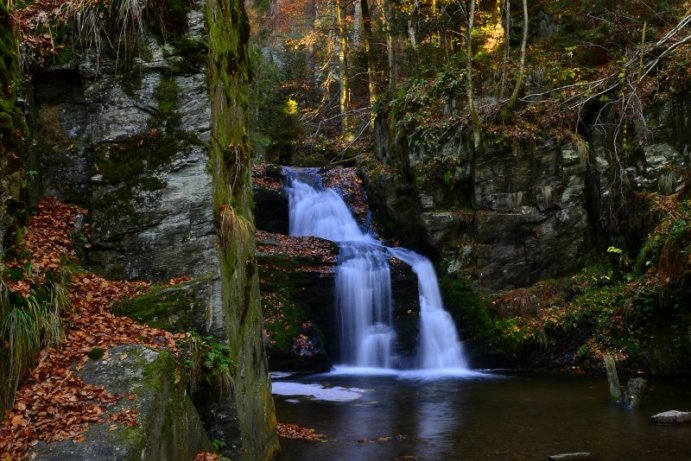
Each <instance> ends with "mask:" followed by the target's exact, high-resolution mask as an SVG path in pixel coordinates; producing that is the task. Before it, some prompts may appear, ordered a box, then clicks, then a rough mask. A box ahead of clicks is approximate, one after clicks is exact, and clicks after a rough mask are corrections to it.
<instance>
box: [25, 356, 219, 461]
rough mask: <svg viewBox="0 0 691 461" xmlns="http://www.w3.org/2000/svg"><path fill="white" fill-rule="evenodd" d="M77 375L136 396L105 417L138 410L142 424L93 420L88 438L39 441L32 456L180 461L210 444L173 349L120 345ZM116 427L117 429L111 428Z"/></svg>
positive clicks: (66, 460)
mask: <svg viewBox="0 0 691 461" xmlns="http://www.w3.org/2000/svg"><path fill="white" fill-rule="evenodd" d="M77 375H78V376H80V377H81V378H82V379H83V380H84V382H85V383H87V384H92V385H96V386H103V387H104V388H106V390H108V391H109V392H111V393H114V394H118V395H121V396H125V395H128V394H131V395H134V396H135V397H136V398H135V399H134V400H129V399H127V398H124V399H121V400H120V403H118V405H117V406H116V407H115V408H112V409H109V410H108V412H106V414H104V418H103V419H104V420H107V418H108V416H109V415H110V414H113V413H117V412H120V411H123V410H125V409H129V408H135V409H136V410H137V411H138V417H137V421H138V423H139V425H138V426H134V427H124V426H121V425H119V424H117V423H116V424H115V425H110V424H92V425H90V426H89V429H88V431H87V433H86V434H85V435H84V438H85V441H84V442H82V443H75V442H74V441H72V440H66V441H61V442H54V443H45V442H39V443H38V445H36V447H35V448H34V449H33V452H32V453H31V454H30V455H29V457H30V458H31V459H36V460H40V461H92V460H104V461H105V460H137V461H167V460H170V461H177V460H183V459H184V460H189V459H192V458H194V456H195V454H196V453H198V452H200V451H204V450H208V449H209V448H210V443H209V440H208V439H207V436H206V433H205V432H204V428H203V426H202V423H201V420H200V419H199V415H198V414H197V411H196V410H195V408H194V405H193V404H192V401H191V400H190V398H189V396H188V395H187V383H186V382H185V380H184V379H181V375H180V369H179V363H178V361H177V359H176V358H175V357H174V356H173V355H172V354H171V353H170V352H167V351H163V350H155V349H151V348H149V347H146V346H140V345H124V346H117V347H115V348H113V349H110V350H109V351H108V359H104V360H90V361H89V362H87V364H86V365H85V366H84V368H83V369H82V370H80V371H78V372H77ZM113 426H115V427H117V430H111V428H112V427H113ZM34 456H35V458H34Z"/></svg>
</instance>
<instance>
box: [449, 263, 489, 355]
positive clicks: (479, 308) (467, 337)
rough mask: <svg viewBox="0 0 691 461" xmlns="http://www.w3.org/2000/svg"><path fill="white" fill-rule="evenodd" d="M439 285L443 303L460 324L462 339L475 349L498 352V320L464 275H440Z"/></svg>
mask: <svg viewBox="0 0 691 461" xmlns="http://www.w3.org/2000/svg"><path fill="white" fill-rule="evenodd" d="M439 285H440V288H441V292H442V295H443V298H444V306H445V307H446V310H447V311H448V312H449V313H450V314H451V316H452V317H453V319H454V322H455V323H456V325H457V326H458V328H459V331H460V333H461V336H462V337H463V341H467V342H470V343H471V344H472V345H473V348H475V349H476V350H477V352H479V353H482V354H493V353H496V352H498V349H499V344H498V342H497V339H498V337H497V324H496V323H495V319H493V318H492V316H491V315H490V312H489V310H488V308H487V301H486V300H485V299H484V298H483V297H482V296H481V295H480V294H479V293H478V292H477V291H476V290H475V289H473V288H472V286H471V285H470V283H469V282H468V281H467V280H465V279H456V278H452V277H448V276H447V277H442V278H441V279H440V284H439Z"/></svg>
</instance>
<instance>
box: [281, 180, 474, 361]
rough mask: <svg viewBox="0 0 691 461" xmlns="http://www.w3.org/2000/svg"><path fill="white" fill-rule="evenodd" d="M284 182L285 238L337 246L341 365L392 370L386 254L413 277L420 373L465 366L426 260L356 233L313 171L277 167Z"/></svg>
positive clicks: (349, 215)
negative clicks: (286, 203) (309, 238)
mask: <svg viewBox="0 0 691 461" xmlns="http://www.w3.org/2000/svg"><path fill="white" fill-rule="evenodd" d="M285 173H286V176H287V178H288V185H287V186H286V188H285V189H286V192H287V194H288V199H289V210H290V235H293V236H312V237H321V238H324V239H327V240H331V241H333V242H336V243H337V244H338V245H339V248H340V255H339V263H338V267H337V269H336V306H337V309H338V311H339V312H338V316H339V321H340V325H339V326H340V332H341V338H340V341H341V360H343V365H347V366H355V367H366V368H370V369H371V368H374V369H392V368H396V364H397V362H398V358H397V357H396V356H395V352H394V351H395V341H396V332H395V331H394V329H393V325H392V301H391V300H392V294H391V270H390V267H389V262H388V257H389V256H393V257H395V258H397V259H400V260H401V261H403V262H404V263H406V264H408V265H410V266H411V268H412V269H413V271H414V272H415V273H416V274H417V276H418V286H419V300H420V337H419V341H420V345H419V350H418V357H417V366H418V367H419V368H420V369H423V370H466V369H467V361H466V359H465V357H464V356H463V347H462V344H461V342H460V341H459V338H458V333H457V331H456V327H455V325H454V323H453V320H452V318H451V316H450V315H449V313H448V312H446V311H445V310H444V306H443V303H442V299H441V293H440V291H439V284H438V282H437V276H436V274H435V272H434V268H433V266H432V263H431V262H430V261H429V259H427V258H425V257H424V256H422V255H420V254H417V253H415V252H414V251H411V250H407V249H404V248H389V247H386V246H384V245H382V244H381V242H380V241H379V240H378V239H377V238H376V237H374V236H373V235H371V234H369V233H366V232H363V231H362V229H361V228H360V226H359V225H358V223H357V221H356V220H355V218H354V217H353V214H352V213H351V212H350V210H349V209H348V206H347V205H346V203H345V202H344V201H343V199H342V198H341V196H340V195H339V194H338V192H337V191H336V190H334V189H331V188H325V187H323V186H322V182H321V177H320V176H319V174H318V170H316V169H305V170H297V169H288V168H286V169H285Z"/></svg>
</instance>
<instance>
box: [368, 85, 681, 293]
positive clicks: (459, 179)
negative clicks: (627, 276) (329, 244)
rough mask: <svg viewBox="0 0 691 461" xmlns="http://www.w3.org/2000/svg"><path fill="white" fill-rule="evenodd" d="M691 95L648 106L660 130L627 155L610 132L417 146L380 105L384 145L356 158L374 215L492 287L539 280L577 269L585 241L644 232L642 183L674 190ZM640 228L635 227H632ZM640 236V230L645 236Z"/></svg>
mask: <svg viewBox="0 0 691 461" xmlns="http://www.w3.org/2000/svg"><path fill="white" fill-rule="evenodd" d="M690 114H691V103H689V98H688V97H687V98H686V99H684V98H682V100H680V101H677V102H675V103H668V104H665V105H664V106H661V107H658V108H655V109H654V110H650V111H649V114H648V116H647V118H648V127H649V129H650V130H651V134H652V136H651V137H650V139H654V142H653V143H648V144H644V145H643V146H642V147H641V148H640V149H638V150H635V151H632V152H630V153H627V155H626V157H625V158H623V159H622V158H619V160H617V159H618V157H617V155H618V154H616V153H614V152H612V147H611V146H612V142H613V141H612V136H613V133H609V132H601V131H598V129H597V128H592V129H590V128H589V131H588V134H587V136H586V137H587V139H577V140H576V141H569V142H565V141H558V140H556V139H553V138H549V137H548V136H543V137H541V138H538V139H537V140H535V141H533V142H530V143H526V142H518V141H514V142H512V141H507V140H504V139H493V138H492V137H491V136H490V135H487V137H486V139H485V140H484V141H483V145H482V147H481V148H480V149H478V150H475V149H473V148H472V146H471V145H470V143H469V141H468V140H467V139H465V138H463V137H462V136H461V135H459V134H449V135H447V136H446V137H442V138H441V139H439V141H438V142H437V144H436V149H433V148H431V147H429V146H428V147H421V146H420V144H419V143H416V142H414V140H412V138H410V136H412V135H410V134H408V133H399V132H397V131H396V129H395V128H391V127H393V126H395V124H396V120H393V119H390V118H389V116H388V115H387V114H380V115H379V118H378V122H377V124H376V127H375V137H376V148H377V149H376V156H375V157H369V158H368V157H366V156H365V157H362V158H361V160H360V167H361V170H362V172H363V175H364V180H365V183H366V186H367V189H368V195H369V197H370V201H371V202H372V204H373V206H374V209H375V212H376V213H375V215H377V216H378V220H379V221H380V222H382V223H388V227H389V229H388V230H389V231H390V232H391V233H392V234H393V235H396V236H400V237H401V238H402V239H404V240H406V241H407V244H408V245H409V246H412V247H417V248H419V249H421V250H423V251H432V252H435V253H436V255H437V257H438V260H439V263H440V266H441V269H442V271H443V272H446V273H447V274H448V275H450V276H452V277H455V278H466V279H470V280H472V281H473V282H474V283H475V284H476V285H477V286H479V287H480V288H481V289H483V290H485V291H490V292H491V291H496V290H503V289H511V288H517V287H524V286H528V285H531V284H533V283H535V282H537V281H539V280H542V279H546V278H554V277H559V276H562V275H566V274H569V273H573V272H574V271H576V270H577V269H579V268H580V267H581V266H582V264H583V262H584V259H583V258H584V257H585V256H586V255H587V254H588V252H589V251H600V250H601V249H602V247H604V248H606V247H607V245H611V244H612V241H613V240H614V239H618V240H619V241H624V242H626V241H627V239H630V238H631V237H630V236H631V235H635V234H636V233H637V232H638V233H639V234H642V235H645V233H646V232H647V230H644V229H641V228H640V226H641V225H640V221H641V218H640V213H641V210H638V209H637V207H636V203H635V192H636V191H640V190H644V189H646V190H659V191H660V192H661V193H663V194H669V193H672V192H674V189H675V188H676V187H677V186H678V185H679V184H680V177H681V176H680V175H681V173H682V171H683V168H685V165H688V162H689V158H688V155H689V152H690V151H691V141H690V140H689V136H688V132H689V130H690V129H691V122H690V120H691V116H690ZM634 238H635V237H634ZM638 238H639V239H640V235H639V237H638Z"/></svg>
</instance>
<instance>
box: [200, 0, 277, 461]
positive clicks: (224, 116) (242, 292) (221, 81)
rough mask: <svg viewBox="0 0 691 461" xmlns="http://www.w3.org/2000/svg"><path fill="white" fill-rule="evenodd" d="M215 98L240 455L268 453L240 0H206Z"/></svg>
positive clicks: (269, 421)
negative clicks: (240, 444)
mask: <svg viewBox="0 0 691 461" xmlns="http://www.w3.org/2000/svg"><path fill="white" fill-rule="evenodd" d="M205 7H206V26H207V31H208V36H209V66H208V76H209V94H210V100H211V139H212V142H211V146H210V167H211V171H212V174H213V178H214V184H213V189H214V191H213V195H214V213H215V216H216V220H217V229H218V233H219V242H220V245H221V248H220V250H221V278H222V296H223V306H224V311H225V317H226V335H227V338H228V343H229V346H230V351H231V355H232V357H231V362H232V363H234V364H237V365H236V366H234V367H232V369H231V370H230V372H231V380H232V383H233V386H232V387H233V390H234V406H235V408H234V409H235V411H236V413H237V418H238V425H239V429H240V431H239V432H240V436H241V438H242V446H241V447H240V451H239V453H237V457H239V458H240V459H243V460H248V461H249V460H252V461H261V460H265V459H270V458H272V457H273V456H274V455H275V454H276V452H277V450H278V438H277V436H276V432H275V425H276V416H275V411H274V406H273V400H272V398H271V384H270V381H269V377H268V370H267V363H266V354H265V352H264V348H263V345H262V342H261V329H262V313H261V306H260V298H259V279H258V274H257V262H256V254H255V253H256V245H255V240H254V219H253V216H252V207H253V204H252V187H251V183H250V168H249V167H250V151H249V146H248V141H249V137H248V134H247V125H248V119H247V111H248V103H249V100H248V86H249V74H250V72H249V62H248V52H247V41H248V38H249V22H248V19H247V14H246V12H245V9H244V5H243V3H242V2H241V1H238V0H209V1H207V2H206V3H205Z"/></svg>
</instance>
